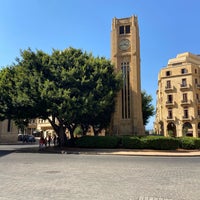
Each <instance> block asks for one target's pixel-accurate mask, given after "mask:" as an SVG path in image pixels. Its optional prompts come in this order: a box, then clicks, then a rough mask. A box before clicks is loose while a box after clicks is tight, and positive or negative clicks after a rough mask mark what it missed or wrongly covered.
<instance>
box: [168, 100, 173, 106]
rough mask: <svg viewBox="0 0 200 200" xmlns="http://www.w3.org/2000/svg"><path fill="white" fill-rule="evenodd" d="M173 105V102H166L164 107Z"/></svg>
mask: <svg viewBox="0 0 200 200" xmlns="http://www.w3.org/2000/svg"><path fill="white" fill-rule="evenodd" d="M173 105H174V101H166V106H173Z"/></svg>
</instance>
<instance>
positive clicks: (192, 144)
mask: <svg viewBox="0 0 200 200" xmlns="http://www.w3.org/2000/svg"><path fill="white" fill-rule="evenodd" d="M197 140H198V139H196V138H193V137H181V138H179V146H180V148H182V149H196V146H198V145H199V141H197ZM197 148H199V147H197Z"/></svg>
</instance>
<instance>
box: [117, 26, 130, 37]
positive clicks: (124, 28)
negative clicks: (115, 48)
mask: <svg viewBox="0 0 200 200" xmlns="http://www.w3.org/2000/svg"><path fill="white" fill-rule="evenodd" d="M130 32H131V28H130V25H126V26H120V27H119V34H120V35H121V34H128V33H130Z"/></svg>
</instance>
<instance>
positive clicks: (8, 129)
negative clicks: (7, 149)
mask: <svg viewBox="0 0 200 200" xmlns="http://www.w3.org/2000/svg"><path fill="white" fill-rule="evenodd" d="M17 134H18V129H17V127H16V126H15V124H14V122H13V121H11V120H4V121H2V122H0V144H2V143H9V144H12V143H16V142H17Z"/></svg>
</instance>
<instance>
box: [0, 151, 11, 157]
mask: <svg viewBox="0 0 200 200" xmlns="http://www.w3.org/2000/svg"><path fill="white" fill-rule="evenodd" d="M13 152H15V150H0V157H3V156H6V155H8V154H11V153H13Z"/></svg>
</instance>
